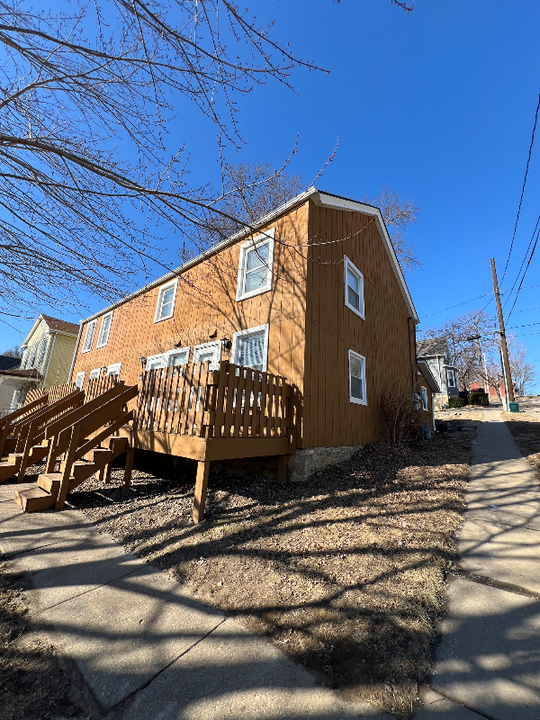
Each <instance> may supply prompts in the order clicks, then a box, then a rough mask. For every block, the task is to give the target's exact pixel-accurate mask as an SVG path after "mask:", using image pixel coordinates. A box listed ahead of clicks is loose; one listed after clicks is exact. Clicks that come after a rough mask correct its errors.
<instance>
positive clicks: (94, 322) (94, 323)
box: [81, 320, 97, 353]
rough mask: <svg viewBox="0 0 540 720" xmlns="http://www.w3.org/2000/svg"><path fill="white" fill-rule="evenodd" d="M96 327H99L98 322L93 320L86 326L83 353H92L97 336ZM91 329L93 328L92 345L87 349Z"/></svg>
mask: <svg viewBox="0 0 540 720" xmlns="http://www.w3.org/2000/svg"><path fill="white" fill-rule="evenodd" d="M96 326H97V320H92V322H89V323H88V325H87V326H86V332H85V334H84V341H83V344H82V350H81V353H87V352H90V350H91V349H92V345H93V344H94V336H95V334H96ZM90 328H92V331H91V335H90V344H89V345H88V347H87V340H88V336H89V334H90Z"/></svg>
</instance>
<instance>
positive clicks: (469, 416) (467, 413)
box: [435, 405, 484, 422]
mask: <svg viewBox="0 0 540 720" xmlns="http://www.w3.org/2000/svg"><path fill="white" fill-rule="evenodd" d="M483 417H484V411H483V410H480V409H479V408H473V407H471V406H470V405H466V406H465V407H464V408H448V409H447V410H436V411H435V419H436V420H445V421H448V420H471V421H474V422H481V421H482V418H483Z"/></svg>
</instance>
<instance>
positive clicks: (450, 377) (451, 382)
mask: <svg viewBox="0 0 540 720" xmlns="http://www.w3.org/2000/svg"><path fill="white" fill-rule="evenodd" d="M446 382H447V383H448V387H451V388H453V387H456V380H455V377H454V371H453V370H447V371H446Z"/></svg>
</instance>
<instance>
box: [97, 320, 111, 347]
mask: <svg viewBox="0 0 540 720" xmlns="http://www.w3.org/2000/svg"><path fill="white" fill-rule="evenodd" d="M112 316H113V314H112V312H110V313H107V315H104V316H103V317H102V318H101V327H100V328H99V337H98V341H97V344H96V348H100V347H105V345H106V344H107V343H108V342H109V334H110V332H111V323H112Z"/></svg>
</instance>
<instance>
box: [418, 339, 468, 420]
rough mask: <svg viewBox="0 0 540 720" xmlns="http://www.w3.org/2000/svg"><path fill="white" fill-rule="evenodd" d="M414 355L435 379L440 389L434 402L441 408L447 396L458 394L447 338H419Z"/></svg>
mask: <svg viewBox="0 0 540 720" xmlns="http://www.w3.org/2000/svg"><path fill="white" fill-rule="evenodd" d="M416 356H417V358H418V361H423V362H424V363H425V364H426V365H427V366H428V367H429V370H430V372H431V374H432V375H433V377H434V378H435V380H436V381H437V384H438V386H439V388H440V391H439V393H437V395H436V396H435V399H434V402H435V405H436V406H437V407H438V408H439V409H440V410H442V408H443V407H444V406H445V405H448V398H451V397H457V396H458V395H459V389H458V374H457V368H456V366H455V365H453V364H452V358H451V355H450V350H449V347H448V340H447V339H446V338H445V337H438V338H430V339H429V340H420V341H419V342H417V343H416Z"/></svg>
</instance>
